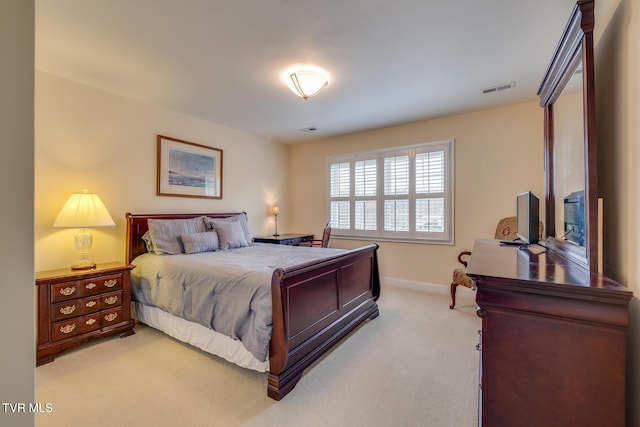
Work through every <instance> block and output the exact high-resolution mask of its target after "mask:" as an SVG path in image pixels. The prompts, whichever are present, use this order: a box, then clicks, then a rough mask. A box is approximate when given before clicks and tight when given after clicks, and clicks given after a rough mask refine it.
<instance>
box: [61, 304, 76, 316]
mask: <svg viewBox="0 0 640 427" xmlns="http://www.w3.org/2000/svg"><path fill="white" fill-rule="evenodd" d="M74 311H76V306H75V305H68V306H66V307H60V313H61V314H71V313H73V312H74Z"/></svg>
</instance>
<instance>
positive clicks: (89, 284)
mask: <svg viewBox="0 0 640 427" xmlns="http://www.w3.org/2000/svg"><path fill="white" fill-rule="evenodd" d="M96 286H98V285H96V284H95V283H93V282H91V283H87V284H86V285H85V288H87V289H93V288H95V287H96Z"/></svg>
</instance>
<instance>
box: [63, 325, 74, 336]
mask: <svg viewBox="0 0 640 427" xmlns="http://www.w3.org/2000/svg"><path fill="white" fill-rule="evenodd" d="M75 328H76V324H75V323H72V324H70V325H66V326H61V327H60V332H62V333H63V334H70V333H71V332H73V330H74V329H75Z"/></svg>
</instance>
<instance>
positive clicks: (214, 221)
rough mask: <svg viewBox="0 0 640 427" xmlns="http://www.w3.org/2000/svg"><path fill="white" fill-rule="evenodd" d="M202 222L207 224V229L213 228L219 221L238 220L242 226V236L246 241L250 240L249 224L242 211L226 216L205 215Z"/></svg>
mask: <svg viewBox="0 0 640 427" xmlns="http://www.w3.org/2000/svg"><path fill="white" fill-rule="evenodd" d="M204 222H205V224H206V226H207V230H215V229H216V224H218V223H221V222H238V223H240V226H241V227H242V232H243V233H244V238H245V239H246V240H247V242H249V243H250V242H251V233H250V232H249V224H248V222H247V215H246V214H244V213H241V214H238V215H233V216H229V217H226V218H209V217H207V216H205V217H204Z"/></svg>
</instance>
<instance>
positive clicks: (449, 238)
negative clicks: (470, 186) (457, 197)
mask: <svg viewBox="0 0 640 427" xmlns="http://www.w3.org/2000/svg"><path fill="white" fill-rule="evenodd" d="M328 168H329V172H328V175H329V200H328V204H329V207H328V209H329V217H330V221H331V227H332V228H333V231H332V233H333V235H335V236H344V237H354V238H376V239H388V240H402V241H420V242H428V243H453V140H450V141H442V142H432V143H426V144H421V145H414V146H410V147H400V148H394V149H390V150H382V151H371V152H364V153H356V154H352V155H347V156H337V157H331V158H329V160H328Z"/></svg>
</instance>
